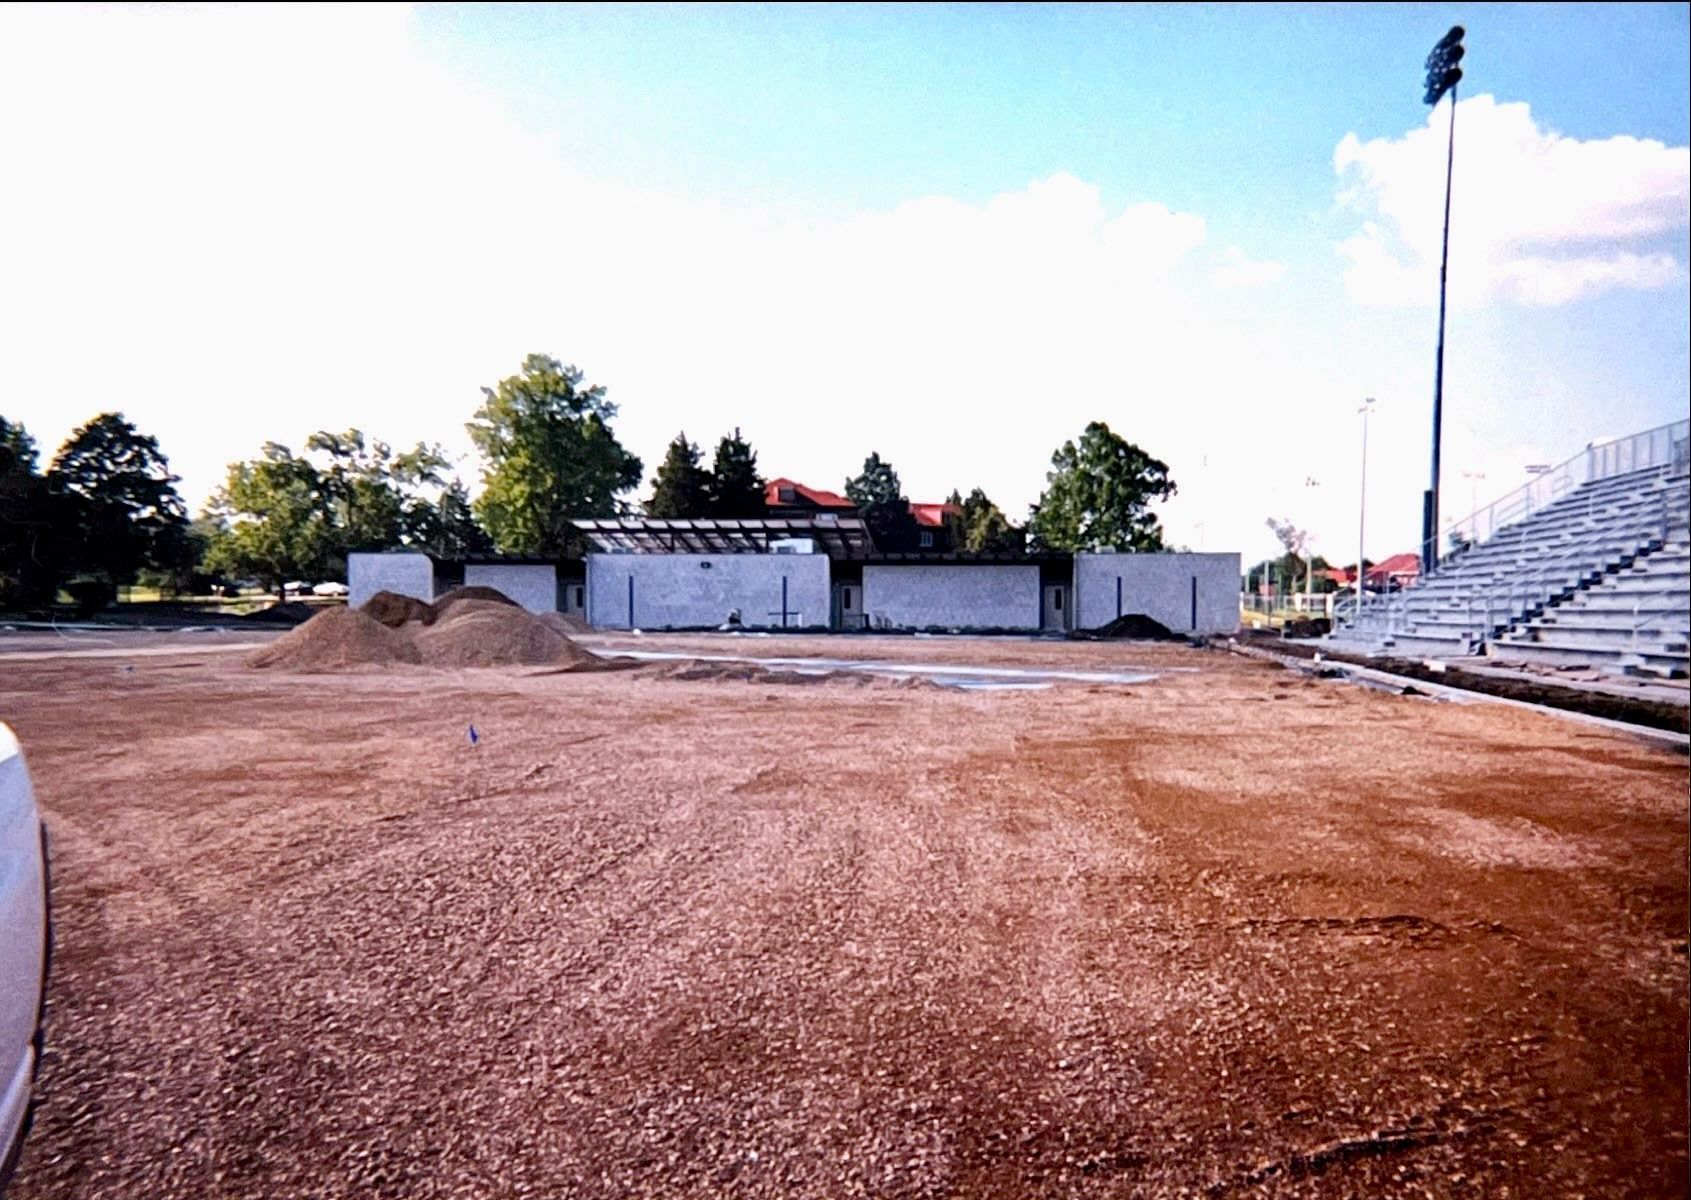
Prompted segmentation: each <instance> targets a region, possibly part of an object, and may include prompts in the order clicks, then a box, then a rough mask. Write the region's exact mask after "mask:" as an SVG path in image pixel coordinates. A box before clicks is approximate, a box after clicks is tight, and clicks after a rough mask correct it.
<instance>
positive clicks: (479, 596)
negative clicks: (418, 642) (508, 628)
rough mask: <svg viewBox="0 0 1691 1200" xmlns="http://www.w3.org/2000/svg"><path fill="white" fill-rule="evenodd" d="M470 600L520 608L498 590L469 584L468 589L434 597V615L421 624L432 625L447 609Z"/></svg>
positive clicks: (460, 588)
mask: <svg viewBox="0 0 1691 1200" xmlns="http://www.w3.org/2000/svg"><path fill="white" fill-rule="evenodd" d="M472 600H473V601H475V602H477V603H478V604H486V603H492V604H505V605H509V606H510V607H511V608H521V607H522V606H521V605H520V604H518V603H517V602H516V601H515V600H513V599H511V598H510V597H509V596H507V595H506V594H505V593H504V592H502V591H500V590H499V589H498V588H490V587H481V586H480V585H479V584H471V585H469V586H468V587H455V588H453V589H452V590H451V591H449V592H443V593H441V594H440V595H439V596H436V597H435V601H434V615H433V616H432V617H429V618H427V619H425V620H424V622H423V624H425V625H432V624H434V622H436V621H438V620H440V619H441V618H442V617H444V616H445V615H446V612H447V610H448V609H450V608H456V607H457V606H458V605H460V604H464V603H467V602H469V601H472Z"/></svg>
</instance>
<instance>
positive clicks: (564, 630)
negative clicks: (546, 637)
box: [540, 612, 593, 637]
mask: <svg viewBox="0 0 1691 1200" xmlns="http://www.w3.org/2000/svg"><path fill="white" fill-rule="evenodd" d="M540 619H541V620H542V621H545V622H546V623H547V624H548V625H550V626H551V627H552V628H553V629H556V630H557V631H558V632H559V633H561V634H563V635H564V636H565V637H574V636H575V635H576V634H578V633H592V632H593V626H591V625H589V624H588V623H587V622H586V621H584V620H582V619H581V618H580V617H578V616H576V615H575V614H574V613H561V612H549V613H541V614H540Z"/></svg>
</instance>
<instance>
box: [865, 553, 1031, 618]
mask: <svg viewBox="0 0 1691 1200" xmlns="http://www.w3.org/2000/svg"><path fill="white" fill-rule="evenodd" d="M1040 606H1041V596H1040V590H1039V567H1038V566H1037V565H1022V564H1017V563H981V564H967V565H964V564H951V563H944V564H930V563H921V564H909V565H905V564H878V563H870V564H866V565H865V566H864V568H863V611H864V612H865V613H866V614H867V615H868V618H869V624H870V628H876V629H878V628H881V627H883V626H886V627H889V628H893V629H930V628H938V629H1038V628H1039V620H1040Z"/></svg>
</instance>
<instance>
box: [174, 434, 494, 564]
mask: <svg viewBox="0 0 1691 1200" xmlns="http://www.w3.org/2000/svg"><path fill="white" fill-rule="evenodd" d="M305 444H306V453H305V454H303V455H296V454H294V452H293V451H292V450H290V449H289V448H288V447H286V446H284V445H281V444H280V443H277V442H269V443H266V444H265V447H264V450H263V453H262V454H261V455H260V456H259V457H258V458H255V459H252V460H251V461H248V462H240V463H231V464H230V466H229V473H228V476H227V477H226V479H225V481H224V484H223V487H222V488H221V489H220V490H219V491H218V492H217V494H216V495H214V496H213V497H212V500H211V503H210V504H209V505H208V506H207V516H208V517H209V518H211V519H212V520H213V522H214V523H215V525H216V527H217V528H218V530H219V532H217V534H216V535H215V536H214V537H213V539H212V544H211V546H210V548H209V549H208V551H207V553H206V557H205V566H206V569H207V570H209V571H213V572H217V573H220V574H225V575H230V576H235V577H238V578H239V577H247V576H251V577H256V578H257V579H259V580H262V581H263V582H264V583H265V584H266V585H267V586H273V587H279V586H280V585H281V584H284V583H286V582H288V581H289V580H292V579H317V578H323V577H334V576H342V577H344V575H345V573H346V556H347V555H348V554H349V553H351V552H352V551H354V550H387V549H394V548H397V547H399V546H402V545H408V544H409V545H418V546H419V547H421V546H422V545H423V543H425V542H427V541H428V540H429V539H430V538H431V537H432V538H443V537H445V536H446V535H445V532H444V527H443V525H442V521H441V513H440V511H439V509H438V507H437V506H436V505H435V504H434V503H431V502H430V501H429V500H428V499H427V498H426V497H425V496H424V495H423V494H422V493H423V492H424V491H425V490H426V489H428V488H431V487H433V486H436V485H438V484H439V483H440V475H441V471H443V470H444V469H445V467H446V458H445V456H444V455H443V454H442V453H441V451H440V449H439V447H436V446H430V445H426V444H424V443H422V442H419V443H417V445H416V446H414V447H412V448H411V449H410V450H406V451H403V452H399V453H396V452H395V451H394V450H393V448H392V447H391V446H389V445H388V444H387V443H386V442H383V441H380V440H377V439H374V438H367V437H366V436H365V435H364V433H363V432H362V431H361V430H358V429H348V430H346V431H345V432H344V433H329V432H326V431H322V430H319V431H318V432H317V433H314V434H312V435H311V436H310V437H308V438H307V439H306V443H305ZM450 490H451V489H448V491H450ZM445 499H446V497H445V496H444V495H443V497H442V500H443V501H444V500H445ZM457 499H458V501H459V502H461V503H462V502H465V500H466V498H465V497H464V496H463V495H462V487H460V488H459V494H458V496H457ZM458 533H459V534H460V535H461V534H462V533H463V531H462V529H461V528H459V529H458ZM454 557H456V556H454Z"/></svg>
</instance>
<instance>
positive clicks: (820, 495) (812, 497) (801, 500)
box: [763, 477, 857, 508]
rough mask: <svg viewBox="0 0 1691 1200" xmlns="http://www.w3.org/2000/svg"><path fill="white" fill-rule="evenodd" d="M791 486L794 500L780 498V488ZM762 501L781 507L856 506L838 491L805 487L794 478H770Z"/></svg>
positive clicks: (774, 506)
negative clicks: (797, 505)
mask: <svg viewBox="0 0 1691 1200" xmlns="http://www.w3.org/2000/svg"><path fill="white" fill-rule="evenodd" d="M782 488H791V489H792V491H793V494H794V495H795V496H796V497H797V499H796V500H783V499H781V489H782ZM763 502H764V504H766V505H768V506H769V507H770V508H782V507H787V506H791V505H793V504H813V505H815V506H816V507H817V508H856V507H857V505H855V504H853V503H852V502H851V501H850V500H848V499H846V498H845V497H844V496H842V495H840V494H839V493H838V492H830V491H825V490H823V489H822V488H813V487H805V486H804V484H802V483H799V482H798V481H797V480H795V479H787V478H785V477H783V478H781V479H771V480H770V481H769V482H768V483H767V484H765V485H764V488H763Z"/></svg>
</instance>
